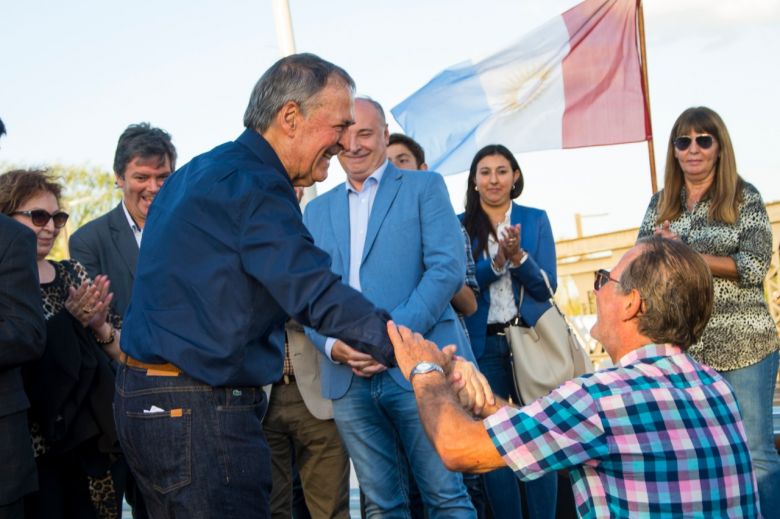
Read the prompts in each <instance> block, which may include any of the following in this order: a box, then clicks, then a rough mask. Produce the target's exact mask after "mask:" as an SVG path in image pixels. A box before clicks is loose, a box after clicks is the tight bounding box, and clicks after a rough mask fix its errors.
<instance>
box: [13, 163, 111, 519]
mask: <svg viewBox="0 0 780 519" xmlns="http://www.w3.org/2000/svg"><path fill="white" fill-rule="evenodd" d="M60 193H61V187H60V185H59V184H57V183H56V182H54V181H53V180H52V179H51V178H50V177H49V176H48V175H47V173H46V172H45V171H38V170H16V171H9V172H8V173H4V174H2V175H0V212H2V213H4V214H6V215H8V216H10V217H11V218H14V219H15V220H17V221H19V222H20V223H22V224H24V225H26V226H27V227H29V228H30V229H31V230H32V231H33V232H34V233H35V235H36V238H37V262H38V276H39V280H40V287H41V299H42V303H43V311H44V316H45V318H46V334H47V338H46V349H45V350H44V354H43V357H42V358H41V359H39V360H38V361H36V362H33V363H31V364H29V365H26V366H24V367H23V369H22V375H23V378H24V386H25V391H26V393H27V396H28V398H29V399H30V410H29V422H30V432H31V434H32V446H33V450H34V453H35V457H36V465H37V468H38V483H39V484H38V487H39V490H38V491H37V492H35V493H33V494H30V495H29V496H27V498H26V499H25V516H26V517H27V518H38V517H40V518H47V519H50V518H58V517H62V518H65V517H68V518H78V519H81V518H97V517H100V518H102V517H117V516H118V513H121V508H120V507H121V503H120V502H119V499H118V497H117V495H116V492H115V490H114V488H115V486H114V484H113V480H112V479H111V474H110V471H109V467H110V465H111V463H112V462H113V460H114V457H115V454H116V453H117V452H118V451H117V450H116V432H115V430H114V423H113V415H112V409H111V402H112V400H113V395H114V391H113V387H114V386H113V380H114V377H113V371H112V369H111V366H110V359H111V358H114V359H116V358H118V356H119V328H120V327H121V323H120V319H119V318H118V316H115V315H109V304H110V303H111V298H112V295H111V294H110V293H109V291H108V288H109V281H108V279H107V278H106V276H98V277H96V278H95V280H94V282H92V281H90V280H89V279H88V278H87V274H86V271H85V270H84V267H82V266H81V265H80V264H79V263H78V262H76V261H72V260H64V261H59V262H55V261H50V260H47V259H46V257H47V256H48V255H49V253H50V252H51V249H52V246H53V245H54V241H55V240H56V239H57V235H58V234H59V233H60V230H61V229H62V228H63V227H64V226H65V223H66V222H67V220H68V214H67V213H65V212H64V211H62V210H61V209H60Z"/></svg>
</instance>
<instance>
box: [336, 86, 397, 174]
mask: <svg viewBox="0 0 780 519" xmlns="http://www.w3.org/2000/svg"><path fill="white" fill-rule="evenodd" d="M347 134H348V141H349V147H348V148H347V149H346V150H344V151H343V152H341V154H339V162H340V163H341V167H342V168H344V171H345V172H346V173H347V178H348V179H349V181H350V183H351V184H352V185H353V186H354V187H356V188H358V189H360V188H362V186H363V181H365V180H366V179H367V178H368V177H369V176H371V174H372V173H374V171H376V170H377V169H379V166H381V165H382V163H383V162H384V161H385V160H386V159H387V140H388V139H389V138H390V133H389V132H388V130H387V124H386V123H385V122H384V121H383V120H382V116H381V115H380V114H379V112H378V111H377V109H376V107H375V106H374V105H373V104H372V103H371V102H370V101H366V100H365V99H357V100H355V124H354V125H353V126H351V127H350V128H349V130H348V131H347Z"/></svg>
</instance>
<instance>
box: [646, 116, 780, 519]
mask: <svg viewBox="0 0 780 519" xmlns="http://www.w3.org/2000/svg"><path fill="white" fill-rule="evenodd" d="M652 234H659V235H662V236H665V237H668V238H673V239H679V240H682V241H683V242H685V243H687V244H688V245H690V246H691V247H693V248H694V249H695V250H696V251H698V252H699V253H700V254H701V255H702V256H703V257H704V260H705V261H706V262H707V264H708V265H709V267H710V270H711V271H712V275H713V277H714V280H715V309H714V311H713V314H712V317H711V318H710V321H709V323H708V325H707V328H706V329H705V331H704V334H703V335H702V338H701V340H699V342H698V343H696V344H695V345H693V346H692V347H691V348H690V349H689V350H688V352H689V354H690V355H691V356H692V357H694V358H695V359H696V360H698V361H699V362H702V363H704V364H708V365H710V366H711V367H713V368H714V369H716V370H717V371H718V372H720V373H721V374H722V375H723V376H724V378H726V380H728V381H729V382H730V383H731V385H732V386H733V388H734V392H735V394H736V396H737V401H738V402H739V405H740V410H741V412H742V418H743V421H744V423H745V432H746V434H747V439H748V446H749V448H750V454H751V457H752V458H753V466H754V467H755V471H756V477H757V479H758V487H759V494H760V498H761V509H762V511H763V512H764V513H765V514H766V513H769V512H768V511H770V510H774V511H777V510H780V458H779V457H778V455H777V451H776V450H775V447H774V438H773V432H772V398H773V395H774V389H775V380H776V378H777V368H778V336H777V329H776V327H775V323H774V321H773V320H772V317H771V316H770V314H769V310H768V308H767V304H766V301H765V299H764V290H763V282H764V277H765V276H766V274H767V271H768V269H769V263H770V261H771V257H772V230H771V227H770V225H769V218H768V216H767V212H766V207H765V206H764V202H763V201H762V199H761V195H760V194H759V193H758V191H757V190H756V188H755V187H753V186H752V185H751V184H749V183H747V182H745V181H744V180H743V179H742V178H741V177H740V176H739V175H738V174H737V166H736V160H735V157H734V150H733V148H732V145H731V138H730V137H729V133H728V130H727V129H726V126H725V124H724V123H723V121H722V119H721V118H720V116H719V115H718V114H717V113H715V112H714V111H712V110H710V109H709V108H705V107H696V108H689V109H688V110H686V111H684V112H683V113H682V114H681V115H680V116H679V117H678V118H677V121H676V122H675V123H674V126H673V127H672V132H671V135H670V137H669V147H668V151H667V155H666V174H665V179H664V188H663V189H662V190H661V191H659V192H658V193H656V194H655V195H653V197H652V199H651V200H650V206H649V207H648V208H647V213H646V214H645V218H644V220H643V221H642V227H641V228H640V230H639V237H640V238H642V237H645V236H649V235H652Z"/></svg>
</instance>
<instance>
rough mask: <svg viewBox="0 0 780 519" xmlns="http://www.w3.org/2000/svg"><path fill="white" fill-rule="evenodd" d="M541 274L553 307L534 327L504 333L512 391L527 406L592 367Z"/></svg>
mask: <svg viewBox="0 0 780 519" xmlns="http://www.w3.org/2000/svg"><path fill="white" fill-rule="evenodd" d="M541 272H542V277H544V282H545V284H546V285H547V289H548V290H549V291H550V304H551V305H552V306H551V307H550V308H549V309H548V310H547V311H546V312H544V313H543V314H542V316H541V317H540V318H539V320H538V321H537V322H536V324H535V325H534V326H532V327H529V328H526V327H524V326H515V325H512V326H508V327H507V329H506V337H507V340H508V341H509V347H510V350H511V352H512V374H513V375H514V380H515V389H516V390H517V394H518V395H519V396H520V398H521V399H522V400H523V403H526V404H530V403H531V402H533V401H534V400H536V399H537V398H539V397H542V396H544V395H546V394H547V393H549V392H550V391H552V390H553V389H555V388H557V387H558V386H560V385H561V384H563V383H564V382H566V381H567V380H570V379H572V378H575V377H578V376H580V375H583V374H585V373H592V372H593V363H592V362H591V360H590V358H589V357H588V354H587V353H586V352H585V349H584V348H583V347H582V345H581V344H580V341H579V340H577V337H576V336H575V335H574V332H573V331H572V329H571V327H570V326H569V323H568V322H567V321H566V316H565V315H563V312H561V309H560V308H558V305H557V304H556V303H555V300H554V299H553V295H554V292H553V290H552V287H551V286H550V281H549V280H548V279H547V274H546V273H545V272H544V271H543V270H542V271H541ZM523 292H524V290H522V291H521V294H520V303H522V301H523ZM519 307H520V305H518V308H519Z"/></svg>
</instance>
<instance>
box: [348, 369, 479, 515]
mask: <svg viewBox="0 0 780 519" xmlns="http://www.w3.org/2000/svg"><path fill="white" fill-rule="evenodd" d="M333 415H334V418H335V420H336V426H337V427H338V429H339V432H340V433H341V438H342V439H343V440H344V446H345V447H347V451H348V452H349V456H350V458H352V463H353V464H354V466H355V472H356V473H357V477H358V481H359V482H360V487H361V488H362V489H363V491H364V492H365V494H366V515H367V517H369V518H372V517H382V518H403V519H408V518H409V517H411V515H410V511H409V505H408V503H409V483H408V482H409V468H410V465H411V471H412V474H413V475H414V479H415V481H416V482H417V486H418V487H419V489H420V494H421V496H422V501H423V504H424V505H425V509H426V513H427V517H428V518H430V519H437V518H445V517H446V518H469V519H472V518H474V517H475V512H474V507H473V506H472V505H471V500H470V499H469V496H468V493H467V492H466V487H465V486H464V484H463V477H462V476H461V475H460V474H459V473H457V472H450V471H448V470H447V469H446V468H445V467H444V464H443V463H442V461H441V458H439V455H438V454H437V453H436V451H435V450H434V448H433V445H432V444H431V442H430V441H429V440H428V437H427V436H426V435H425V432H424V431H423V428H422V423H421V422H420V417H419V414H418V412H417V403H416V401H415V398H414V393H413V392H411V391H407V390H405V389H403V388H402V387H400V386H399V385H398V384H397V383H396V382H395V381H394V380H393V379H392V377H390V374H389V373H388V372H386V371H385V372H383V373H379V374H377V375H374V376H373V377H371V378H368V379H366V378H361V377H357V376H355V377H353V378H352V384H351V386H350V388H349V390H348V391H347V393H346V394H345V395H344V396H343V397H341V398H339V399H338V400H334V401H333ZM407 460H409V461H410V462H411V463H409V462H408V461H407Z"/></svg>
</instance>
